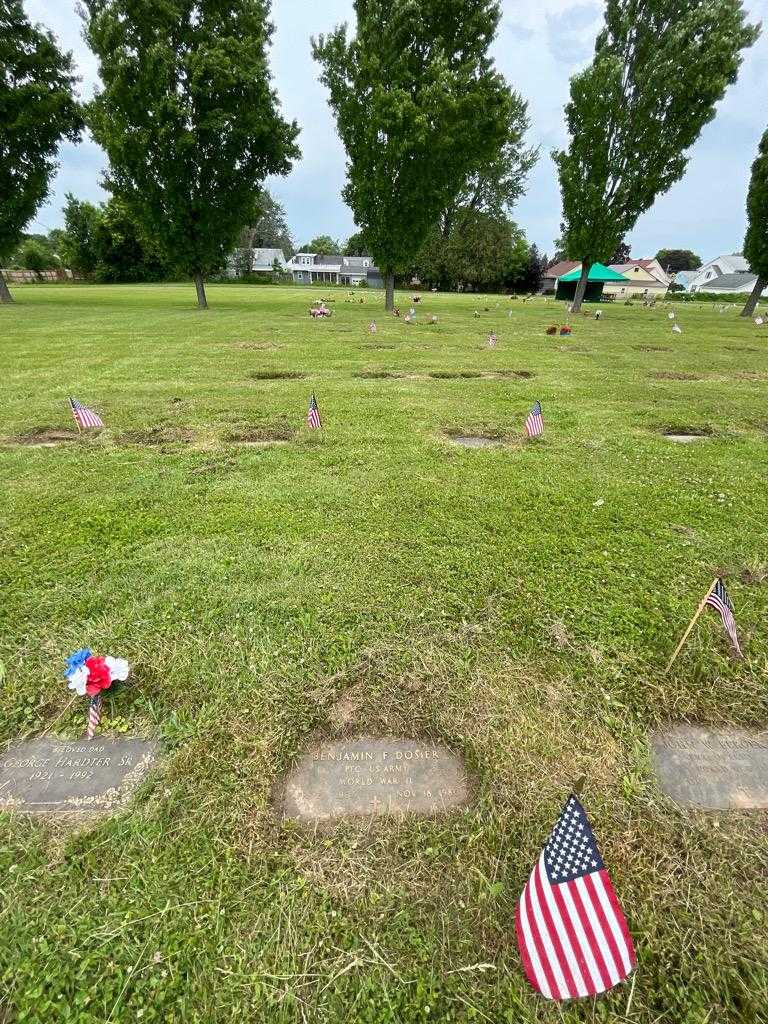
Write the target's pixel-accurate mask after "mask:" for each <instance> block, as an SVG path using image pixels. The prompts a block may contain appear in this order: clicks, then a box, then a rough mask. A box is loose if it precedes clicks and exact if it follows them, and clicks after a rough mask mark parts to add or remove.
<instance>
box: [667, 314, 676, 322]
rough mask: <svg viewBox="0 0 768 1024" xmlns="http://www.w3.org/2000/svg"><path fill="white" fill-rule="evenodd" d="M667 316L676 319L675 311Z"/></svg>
mask: <svg viewBox="0 0 768 1024" xmlns="http://www.w3.org/2000/svg"><path fill="white" fill-rule="evenodd" d="M667 316H668V317H669V319H670V320H674V319H675V314H674V313H667Z"/></svg>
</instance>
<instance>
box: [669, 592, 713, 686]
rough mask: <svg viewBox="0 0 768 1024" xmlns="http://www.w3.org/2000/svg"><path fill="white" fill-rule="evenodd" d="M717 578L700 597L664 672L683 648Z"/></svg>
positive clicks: (670, 666)
mask: <svg viewBox="0 0 768 1024" xmlns="http://www.w3.org/2000/svg"><path fill="white" fill-rule="evenodd" d="M718 578H719V577H715V579H714V580H713V581H712V586H711V587H710V588H709V590H708V591H707V592H706V594H705V595H704V597H702V599H701V603H700V604H699V607H698V608H697V609H696V614H695V615H694V616H693V618H692V619H691V621H690V622H689V623H688V628H687V629H686V631H685V632H684V633H683V636H682V639H681V640H680V643H679V644H678V645H677V647H676V648H675V651H674V654H673V655H672V657H671V658H670V659H669V661H668V662H667V667H666V668H665V669H664V671H665V673H666V672H669V670H670V669H671V668H672V666H673V665H674V663H675V662H676V661H677V656H678V654H679V653H680V651H681V650H682V649H683V644H684V643H685V641H686V640H687V639H688V637H689V636H690V635H691V630H692V629H693V627H694V626H695V625H696V623H697V622H698V621H699V616H700V615H701V613H702V612H703V611H704V609H705V607H706V605H707V598H708V597H709V595H710V594H711V593H712V591H713V590H714V589H715V587H716V586H717V580H718Z"/></svg>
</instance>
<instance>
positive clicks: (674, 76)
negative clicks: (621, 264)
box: [553, 0, 758, 310]
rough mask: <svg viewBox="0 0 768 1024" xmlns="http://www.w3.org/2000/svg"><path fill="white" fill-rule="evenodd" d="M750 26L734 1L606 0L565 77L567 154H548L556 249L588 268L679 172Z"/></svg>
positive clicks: (750, 38)
mask: <svg viewBox="0 0 768 1024" xmlns="http://www.w3.org/2000/svg"><path fill="white" fill-rule="evenodd" d="M757 35H758V29H757V28H756V27H754V26H752V25H748V24H747V23H746V22H745V16H744V10H743V7H742V4H741V3H740V0H709V2H708V3H706V4H704V3H701V2H700V0H664V2H663V3H662V2H660V0H652V2H650V3H643V4H640V3H637V2H636V0H607V4H606V10H605V24H604V27H603V29H602V31H601V32H600V34H599V35H598V37H597V42H596V44H595V56H594V59H593V61H592V63H591V64H590V66H589V67H587V68H586V69H585V70H584V71H582V72H580V73H579V74H577V75H575V76H574V77H573V78H572V79H571V98H570V102H569V103H568V105H567V106H566V109H565V114H566V122H567V126H568V131H569V134H570V137H571V142H570V146H569V148H568V150H566V151H560V152H556V153H554V154H553V155H554V159H555V162H556V164H557V168H558V173H559V178H560V188H561V192H562V200H563V213H564V219H565V237H564V241H565V248H566V249H567V251H568V253H569V255H570V256H571V257H572V258H576V259H580V260H581V261H582V279H581V281H580V285H579V288H578V289H577V292H576V301H575V303H574V309H575V310H578V308H579V305H580V302H581V297H582V295H583V289H584V286H585V285H586V280H587V274H588V272H589V268H590V267H591V266H592V264H593V263H594V262H596V261H601V262H604V261H605V260H606V259H607V258H609V257H610V255H611V253H612V252H613V250H614V248H615V247H616V245H617V244H618V242H619V241H620V239H621V238H623V237H624V235H625V234H626V233H627V232H628V231H629V230H630V229H631V228H632V227H633V226H634V224H635V222H636V220H637V218H638V216H639V215H640V214H641V213H643V212H644V211H645V210H647V209H649V207H650V206H651V205H652V203H653V201H654V200H655V199H656V197H657V196H658V195H660V194H662V193H664V192H666V190H667V189H668V188H669V187H670V186H671V185H672V184H673V183H674V182H676V181H677V180H678V179H679V178H680V177H681V176H682V174H683V172H684V170H685V167H686V164H687V161H688V156H687V150H688V149H689V148H690V146H692V145H693V143H694V142H695V141H696V139H697V138H698V136H699V133H700V132H701V129H702V127H703V126H704V125H705V124H706V123H707V122H708V121H710V120H711V119H712V118H713V117H714V114H715V104H716V103H717V101H718V100H719V99H720V98H721V97H722V95H723V93H724V91H725V89H726V87H727V85H728V84H729V83H731V82H733V81H735V79H736V76H737V73H738V69H739V66H740V64H741V50H742V49H744V48H745V47H747V46H750V45H751V44H752V43H753V42H754V41H755V39H756V38H757Z"/></svg>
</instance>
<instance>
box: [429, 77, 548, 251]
mask: <svg viewBox="0 0 768 1024" xmlns="http://www.w3.org/2000/svg"><path fill="white" fill-rule="evenodd" d="M529 128H530V119H529V117H528V104H527V103H526V101H525V100H524V99H523V98H522V96H521V95H520V93H518V92H515V91H511V92H510V109H509V117H508V121H507V132H506V137H505V138H504V141H503V142H502V144H501V146H500V147H499V149H498V150H497V151H496V153H495V154H493V155H492V156H491V157H489V159H488V160H487V161H486V162H485V163H484V164H483V165H482V166H481V167H478V168H476V169H474V170H472V171H471V172H470V173H469V174H468V175H467V179H466V181H465V182H464V184H463V186H462V188H461V190H460V191H459V193H458V194H457V196H456V197H455V199H454V200H453V201H452V202H451V203H449V204H448V206H447V207H446V208H445V210H443V211H442V213H441V215H440V229H441V231H442V233H443V235H444V237H446V238H447V237H448V235H449V234H450V232H451V228H452V227H453V224H454V222H455V220H456V217H457V215H458V214H459V211H461V210H477V211H478V212H479V213H487V214H490V216H491V217H494V218H496V219H501V218H503V217H505V216H508V215H509V214H510V213H511V212H512V209H513V208H514V205H515V203H516V202H517V201H518V199H519V198H520V197H521V196H522V195H524V194H525V188H526V183H527V179H528V175H529V174H530V172H531V170H532V169H533V167H534V165H535V163H536V161H537V160H538V158H539V150H538V147H531V148H527V149H526V148H525V147H524V142H523V140H524V138H525V134H526V132H527V131H528V129H529Z"/></svg>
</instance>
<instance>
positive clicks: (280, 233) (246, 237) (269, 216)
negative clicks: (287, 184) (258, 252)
mask: <svg viewBox="0 0 768 1024" xmlns="http://www.w3.org/2000/svg"><path fill="white" fill-rule="evenodd" d="M259 210H260V212H259V215H258V217H257V218H256V220H255V221H254V222H253V224H252V225H251V226H250V227H247V228H243V230H242V232H241V233H240V238H239V240H238V245H239V246H240V247H241V248H248V249H282V251H283V253H284V254H285V255H286V256H290V255H291V253H292V252H293V238H292V237H291V232H290V229H289V227H288V221H287V220H286V217H285V210H284V209H283V207H282V205H281V204H280V203H278V201H277V200H276V199H275V198H274V197H273V196H272V194H271V193H270V192H269V191H268V190H267V189H265V188H263V189H261V191H260V194H259Z"/></svg>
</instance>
